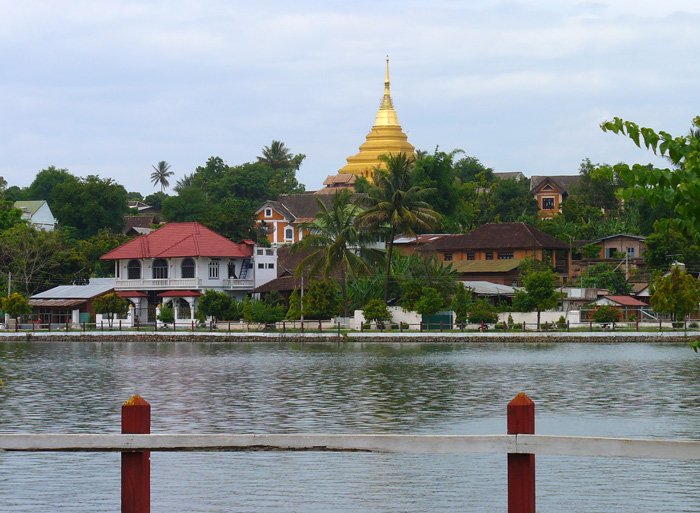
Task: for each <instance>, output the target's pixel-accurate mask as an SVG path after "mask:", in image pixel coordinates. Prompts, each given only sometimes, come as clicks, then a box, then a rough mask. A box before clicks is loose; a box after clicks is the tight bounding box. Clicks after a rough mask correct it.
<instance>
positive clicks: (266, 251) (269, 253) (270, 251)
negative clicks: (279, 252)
mask: <svg viewBox="0 0 700 513" xmlns="http://www.w3.org/2000/svg"><path fill="white" fill-rule="evenodd" d="M265 254H266V255H267V256H274V255H275V250H274V249H266V250H265Z"/></svg>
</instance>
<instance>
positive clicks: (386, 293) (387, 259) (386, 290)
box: [384, 226, 396, 303]
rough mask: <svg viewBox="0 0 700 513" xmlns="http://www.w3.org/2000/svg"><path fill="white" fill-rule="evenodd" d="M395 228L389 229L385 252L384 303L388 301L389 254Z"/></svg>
mask: <svg viewBox="0 0 700 513" xmlns="http://www.w3.org/2000/svg"><path fill="white" fill-rule="evenodd" d="M395 232H396V228H394V227H393V226H392V227H391V234H390V235H389V247H388V248H387V251H386V277H385V278H384V303H386V302H387V301H389V276H390V275H391V254H392V252H393V251H394V235H395Z"/></svg>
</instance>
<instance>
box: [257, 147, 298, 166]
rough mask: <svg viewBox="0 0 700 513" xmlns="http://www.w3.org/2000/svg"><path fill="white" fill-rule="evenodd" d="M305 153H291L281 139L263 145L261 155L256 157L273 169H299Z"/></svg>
mask: <svg viewBox="0 0 700 513" xmlns="http://www.w3.org/2000/svg"><path fill="white" fill-rule="evenodd" d="M305 158H306V155H304V154H302V153H300V154H299V155H294V154H292V152H291V151H289V148H287V147H286V146H285V145H284V143H283V142H282V141H272V143H271V144H270V146H265V147H264V148H263V150H262V157H258V162H260V163H262V164H265V165H266V166H269V167H271V168H272V169H274V170H275V171H277V170H278V169H295V170H299V167H300V166H301V163H302V161H303V160H304V159H305Z"/></svg>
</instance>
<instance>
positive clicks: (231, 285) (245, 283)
mask: <svg viewBox="0 0 700 513" xmlns="http://www.w3.org/2000/svg"><path fill="white" fill-rule="evenodd" d="M222 281H223V282H224V288H225V289H229V290H253V288H254V287H255V282H254V280H234V279H226V280H222Z"/></svg>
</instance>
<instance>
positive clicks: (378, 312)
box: [362, 299, 391, 324]
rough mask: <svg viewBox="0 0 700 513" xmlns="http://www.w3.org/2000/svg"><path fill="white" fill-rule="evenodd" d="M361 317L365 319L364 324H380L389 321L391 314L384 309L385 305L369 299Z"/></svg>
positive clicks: (378, 300) (379, 301)
mask: <svg viewBox="0 0 700 513" xmlns="http://www.w3.org/2000/svg"><path fill="white" fill-rule="evenodd" d="M362 315H363V316H364V318H365V322H368V323H370V322H376V323H377V324H379V323H380V322H384V321H388V320H390V319H391V314H390V313H389V309H388V308H387V307H386V303H385V302H384V301H382V300H381V299H371V300H370V301H369V302H368V303H367V304H366V305H365V307H364V308H363V310H362Z"/></svg>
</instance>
